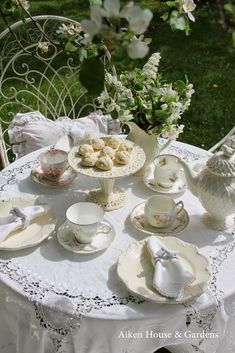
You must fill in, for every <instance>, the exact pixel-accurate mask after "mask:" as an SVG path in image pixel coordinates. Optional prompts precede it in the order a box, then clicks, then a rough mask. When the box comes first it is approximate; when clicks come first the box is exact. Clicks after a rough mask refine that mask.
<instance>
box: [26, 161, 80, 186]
mask: <svg viewBox="0 0 235 353" xmlns="http://www.w3.org/2000/svg"><path fill="white" fill-rule="evenodd" d="M76 177H77V173H76V172H75V171H74V170H73V169H72V168H68V169H66V171H65V172H64V173H63V175H62V176H61V177H60V178H59V179H58V180H53V181H52V180H49V179H47V178H46V177H45V176H44V174H43V172H42V169H41V167H40V165H37V166H36V167H35V168H33V169H32V171H31V178H32V180H33V181H35V182H36V183H37V184H41V185H44V186H52V187H61V186H66V185H68V184H71V183H72V182H73V181H74V179H75V178H76Z"/></svg>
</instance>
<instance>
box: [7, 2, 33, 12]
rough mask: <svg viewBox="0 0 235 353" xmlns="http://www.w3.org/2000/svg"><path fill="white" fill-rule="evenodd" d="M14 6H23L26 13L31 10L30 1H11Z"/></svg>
mask: <svg viewBox="0 0 235 353" xmlns="http://www.w3.org/2000/svg"><path fill="white" fill-rule="evenodd" d="M11 1H12V3H13V4H14V5H17V6H19V5H21V6H22V7H23V8H24V9H25V10H26V11H28V9H29V2H28V0H11Z"/></svg>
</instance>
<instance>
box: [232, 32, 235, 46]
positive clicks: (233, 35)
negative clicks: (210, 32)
mask: <svg viewBox="0 0 235 353" xmlns="http://www.w3.org/2000/svg"><path fill="white" fill-rule="evenodd" d="M232 43H233V47H234V48H235V31H234V32H232Z"/></svg>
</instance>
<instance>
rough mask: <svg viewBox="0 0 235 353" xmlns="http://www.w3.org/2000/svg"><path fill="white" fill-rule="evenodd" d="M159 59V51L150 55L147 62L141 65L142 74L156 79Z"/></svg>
mask: <svg viewBox="0 0 235 353" xmlns="http://www.w3.org/2000/svg"><path fill="white" fill-rule="evenodd" d="M160 59H161V55H160V53H154V54H152V55H151V56H150V58H149V60H148V61H147V63H146V64H145V65H144V66H143V74H144V75H145V76H146V77H147V78H149V79H153V80H154V79H156V76H157V72H158V65H159V62H160Z"/></svg>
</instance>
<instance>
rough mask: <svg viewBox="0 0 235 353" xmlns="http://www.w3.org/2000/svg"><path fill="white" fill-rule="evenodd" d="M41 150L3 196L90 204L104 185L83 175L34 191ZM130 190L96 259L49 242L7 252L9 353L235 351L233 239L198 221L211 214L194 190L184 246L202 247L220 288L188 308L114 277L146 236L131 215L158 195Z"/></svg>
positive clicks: (0, 287)
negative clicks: (140, 292)
mask: <svg viewBox="0 0 235 353" xmlns="http://www.w3.org/2000/svg"><path fill="white" fill-rule="evenodd" d="M41 151H42V150H39V151H36V152H33V153H31V154H29V155H27V156H25V157H23V158H21V159H19V160H17V161H16V162H14V163H12V164H11V165H10V166H9V167H8V168H6V169H5V170H3V171H2V172H1V173H0V196H1V199H9V198H13V197H14V198H15V197H32V196H37V195H40V197H41V198H43V199H44V200H45V201H46V202H47V203H49V204H50V205H51V206H52V207H53V210H54V212H55V214H56V216H57V217H58V226H59V225H60V224H62V223H63V222H64V221H65V211H66V209H67V208H68V207H69V206H70V205H71V204H73V203H75V202H78V201H83V200H85V198H86V196H87V193H88V191H89V190H90V189H92V188H93V187H95V186H96V181H95V180H94V179H93V178H87V177H83V176H78V177H77V179H76V181H75V182H74V183H73V184H71V185H69V186H67V187H63V188H56V189H52V188H48V187H44V186H41V185H38V184H35V183H34V182H33V181H32V180H31V178H30V171H31V168H32V167H33V166H34V165H35V164H36V163H37V161H36V159H37V156H38V154H39V153H41ZM167 153H173V154H175V155H178V156H180V157H182V158H183V159H184V160H186V161H188V162H189V163H190V162H194V161H195V160H198V159H200V158H204V157H208V155H209V153H208V152H207V151H204V150H202V149H199V148H197V147H193V146H190V145H187V144H184V143H179V142H174V143H172V145H171V146H170V147H169V148H168V150H167ZM118 184H119V186H122V187H124V188H126V189H127V190H128V202H127V204H126V205H125V206H124V207H123V208H121V209H118V210H115V211H111V212H107V213H106V214H105V219H106V220H107V221H109V222H110V223H111V224H112V225H113V227H114V229H115V232H116V236H115V239H114V241H113V243H112V245H111V246H110V247H109V248H108V249H107V250H106V251H103V252H100V253H96V254H93V255H78V254H74V253H71V252H69V251H67V250H65V249H64V248H62V247H61V245H60V244H59V243H58V242H57V239H56V236H53V237H50V238H49V239H48V240H47V241H44V242H43V243H41V244H40V245H39V246H36V247H32V248H29V249H24V250H20V251H15V252H8V251H0V317H1V320H0V351H1V353H15V352H17V353H18V352H19V353H32V352H34V353H53V352H66V353H124V352H125V353H143V352H145V353H152V352H154V351H156V350H157V349H158V348H160V347H167V346H169V349H170V351H172V352H180V353H184V352H185V353H186V352H187V353H188V352H195V351H197V352H205V353H212V352H221V353H222V352H225V351H226V352H227V353H228V352H231V353H232V352H234V351H235V340H234V335H233V333H234V330H235V272H234V266H235V256H234V255H235V234H234V229H232V230H231V229H230V230H228V231H223V232H219V231H213V230H209V229H207V228H206V227H205V226H204V225H203V224H202V223H201V221H200V215H201V214H202V213H203V212H204V210H203V208H202V206H201V204H200V203H199V201H198V199H197V198H196V197H194V196H193V195H192V194H191V193H190V191H189V190H186V192H185V193H184V194H183V195H178V196H179V197H178V198H176V200H177V201H178V200H180V199H181V200H183V202H184V205H185V208H186V210H187V211H188V213H189V216H190V223H189V226H188V228H187V229H185V230H184V231H183V232H182V233H181V234H179V235H177V237H178V238H179V239H182V240H184V241H187V242H190V243H193V244H195V245H197V246H198V247H199V248H200V250H201V252H202V253H203V254H205V255H207V256H208V257H209V259H210V262H211V268H212V281H211V283H210V286H209V288H208V289H207V290H206V292H205V293H203V294H202V295H201V296H200V297H198V298H196V299H193V300H191V301H190V302H187V303H185V304H177V305H170V304H168V305H166V304H156V303H150V302H147V301H144V300H142V299H140V298H137V297H135V296H133V295H131V294H130V293H128V291H127V289H126V288H125V286H124V285H123V284H122V283H121V282H120V280H119V279H118V276H117V273H116V266H117V260H118V257H119V255H120V254H121V253H122V252H123V251H124V250H125V249H126V248H127V247H128V246H129V244H131V243H132V242H136V241H139V240H141V239H144V238H145V236H146V235H145V234H144V233H141V232H138V231H137V230H135V229H134V227H133V226H132V224H131V222H130V220H129V214H130V212H131V210H132V209H133V208H134V207H135V206H136V205H137V204H139V203H141V202H143V200H146V199H147V198H148V197H150V196H152V195H153V194H154V192H153V191H151V190H149V189H148V188H147V187H146V186H145V185H144V183H143V180H142V178H140V177H136V176H131V177H127V178H124V179H122V180H120V181H119V182H118Z"/></svg>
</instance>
